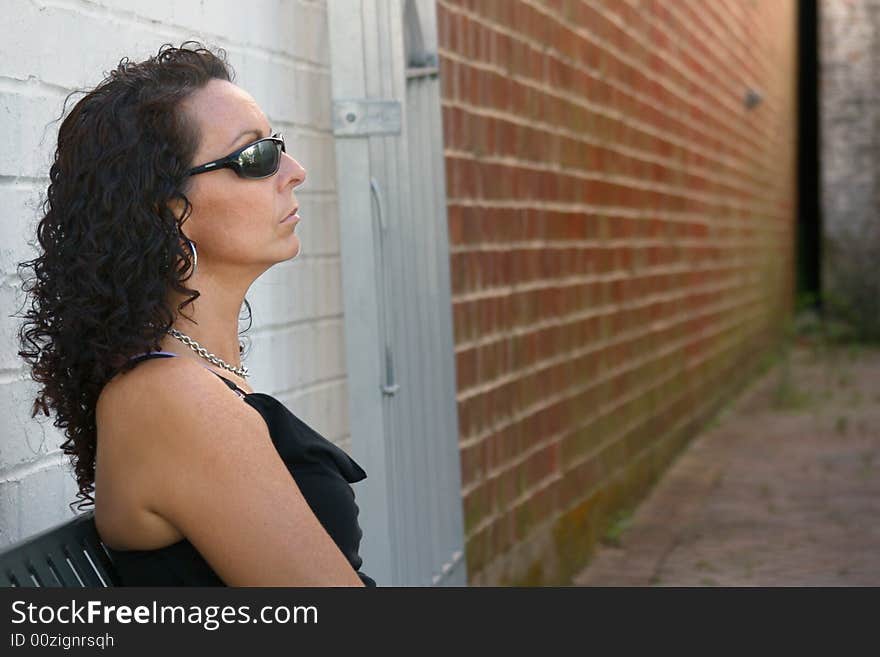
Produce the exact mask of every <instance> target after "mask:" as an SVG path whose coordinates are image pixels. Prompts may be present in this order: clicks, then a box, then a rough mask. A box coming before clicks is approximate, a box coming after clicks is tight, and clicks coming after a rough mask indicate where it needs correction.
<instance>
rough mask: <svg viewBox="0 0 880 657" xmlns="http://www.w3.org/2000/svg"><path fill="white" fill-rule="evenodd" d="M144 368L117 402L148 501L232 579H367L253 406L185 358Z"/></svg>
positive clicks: (321, 582)
mask: <svg viewBox="0 0 880 657" xmlns="http://www.w3.org/2000/svg"><path fill="white" fill-rule="evenodd" d="M145 365H150V364H145ZM142 368H143V371H142V372H141V373H140V374H141V376H139V377H137V379H136V380H132V381H131V382H129V383H128V384H127V385H126V386H125V390H124V392H120V393H119V394H117V395H115V399H114V400H113V403H114V404H121V405H122V407H117V408H116V410H117V411H119V412H122V413H125V416H126V417H127V421H126V424H127V425H128V426H130V427H131V428H132V429H131V433H129V436H128V437H127V438H126V443H127V444H130V445H131V449H132V450H134V451H135V452H136V454H131V457H132V459H133V461H134V462H136V463H137V467H136V472H137V477H138V479H139V482H138V483H139V488H141V490H146V491H147V493H146V496H147V497H146V499H145V504H146V506H147V508H148V509H149V510H150V511H152V512H154V513H156V514H158V515H159V516H161V517H162V518H164V519H165V520H167V521H168V522H170V523H171V524H172V525H174V526H175V527H176V528H177V529H178V531H180V532H181V533H182V534H183V535H184V536H185V537H186V538H187V539H188V540H189V541H190V542H191V543H192V544H193V545H194V546H195V548H196V549H197V550H198V551H199V552H200V553H201V555H202V556H203V557H204V559H205V560H206V561H207V562H208V564H209V565H210V566H211V567H212V568H213V569H214V571H215V572H216V573H217V575H218V576H219V577H220V578H221V579H222V580H223V581H224V582H225V583H226V584H227V585H229V586H322V587H323V586H363V585H364V584H363V582H362V581H361V579H360V577H358V575H357V574H356V573H355V571H354V569H353V568H352V567H351V564H350V563H349V562H348V560H347V559H346V558H345V556H344V555H343V554H342V552H341V551H340V550H339V548H338V547H337V545H336V543H335V542H334V541H333V539H332V538H331V537H330V536H329V534H327V532H326V530H325V529H324V528H323V526H322V525H321V523H320V521H319V520H318V518H317V517H316V516H315V515H314V513H313V512H312V510H311V509H310V508H309V505H308V503H307V502H306V500H305V498H304V497H303V495H302V493H301V492H300V490H299V488H298V486H297V484H296V482H295V480H294V479H293V477H292V476H291V474H290V472H289V471H288V470H287V466H286V465H285V464H284V462H283V461H282V460H281V457H280V456H279V455H278V452H277V451H276V449H275V446H274V445H273V444H272V439H271V437H270V436H269V431H268V428H267V426H266V423H265V421H264V420H263V418H262V417H261V416H260V414H259V413H257V411H255V410H254V409H253V408H252V407H250V406H249V405H247V404H246V403H243V402H242V401H241V400H240V399H239V398H238V397H236V396H235V395H233V394H231V392H230V390H229V389H228V388H227V387H226V386H225V385H224V384H223V382H222V381H219V380H218V379H217V377H215V376H214V375H212V374H211V373H210V372H208V371H206V370H205V369H204V368H203V367H200V366H199V365H197V364H195V363H192V362H187V361H186V360H184V359H182V358H181V359H177V358H175V359H174V362H169V361H164V362H162V363H161V367H155V368H148V367H145V366H142ZM138 369H141V368H138ZM148 369H149V370H150V371H149V372H148V371H147V370H148ZM159 370H161V372H159ZM108 401H109V400H108Z"/></svg>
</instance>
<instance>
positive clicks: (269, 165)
mask: <svg viewBox="0 0 880 657" xmlns="http://www.w3.org/2000/svg"><path fill="white" fill-rule="evenodd" d="M238 161H239V164H240V166H241V175H243V176H244V177H245V178H265V177H267V176H271V175H272V174H273V173H275V172H276V171H278V164H279V162H280V161H281V144H279V143H277V142H274V141H268V140H267V141H261V142H258V143H256V144H254V145H253V146H251V147H250V148H248V149H247V150H245V151H243V152H242V154H241V155H240V156H239V158H238Z"/></svg>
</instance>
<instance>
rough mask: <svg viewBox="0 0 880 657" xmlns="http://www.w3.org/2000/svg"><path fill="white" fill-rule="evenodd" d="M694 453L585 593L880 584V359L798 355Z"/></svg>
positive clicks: (592, 572) (873, 354) (749, 394)
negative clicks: (660, 587)
mask: <svg viewBox="0 0 880 657" xmlns="http://www.w3.org/2000/svg"><path fill="white" fill-rule="evenodd" d="M788 362H789V365H788V366H785V365H784V364H783V365H779V366H777V367H775V368H774V369H773V370H771V371H770V372H769V373H768V374H767V375H765V376H764V377H763V378H762V379H760V380H759V381H757V382H756V383H755V384H754V385H753V386H751V387H750V388H749V389H748V390H747V391H746V392H745V393H744V394H743V395H742V396H741V397H740V398H739V400H738V401H737V402H736V403H735V404H734V405H733V406H732V407H731V408H730V409H729V410H728V411H727V412H725V413H723V414H722V415H721V417H720V419H719V422H718V424H717V426H716V427H715V428H713V429H711V430H708V431H706V432H705V433H704V434H702V435H701V436H699V437H698V438H696V439H695V440H694V442H693V443H691V445H690V446H689V447H688V448H687V450H686V451H685V452H684V453H683V454H682V455H681V456H680V457H679V458H678V459H677V460H676V462H675V463H674V464H673V466H672V467H671V468H670V469H669V471H668V472H667V473H666V474H665V475H664V477H663V478H662V479H661V480H660V482H659V483H658V484H657V486H656V487H655V489H654V490H653V491H652V492H651V494H650V495H649V496H648V498H646V500H645V501H644V502H643V503H642V504H641V505H640V506H639V507H638V509H637V510H636V511H635V513H634V514H633V515H632V518H631V519H630V523H629V525H628V528H627V529H625V530H624V531H623V533H622V534H621V536H620V539H619V546H603V547H600V548H599V549H598V551H597V553H596V555H595V556H594V558H593V559H592V560H591V562H590V564H589V565H588V566H587V568H585V569H584V570H583V571H582V572H581V573H580V574H579V575H578V576H577V577H576V578H575V579H574V584H575V585H580V586H647V585H668V586H712V585H722V586H756V585H758V586H780V585H789V586H811V585H831V586H850V585H873V586H877V585H880V350H877V349H870V348H862V347H858V348H855V347H849V348H846V347H836V348H824V347H821V345H802V346H800V347H798V348H796V349H795V350H793V352H792V356H791V359H790V360H789V361H788Z"/></svg>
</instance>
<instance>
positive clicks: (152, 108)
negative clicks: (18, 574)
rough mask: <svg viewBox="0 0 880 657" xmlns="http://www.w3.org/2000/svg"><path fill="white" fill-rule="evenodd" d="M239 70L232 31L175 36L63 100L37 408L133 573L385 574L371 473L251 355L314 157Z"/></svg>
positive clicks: (148, 579)
mask: <svg viewBox="0 0 880 657" xmlns="http://www.w3.org/2000/svg"><path fill="white" fill-rule="evenodd" d="M190 45H194V46H195V47H192V48H190V47H189V46H190ZM231 79H232V73H231V71H230V69H229V67H228V65H227V64H226V62H225V53H224V52H223V51H222V50H218V52H217V54H215V53H212V52H211V51H209V50H207V49H205V48H202V47H200V44H197V43H194V42H186V43H184V44H183V45H182V46H181V47H180V48H174V47H172V46H171V45H170V44H166V45H164V46H162V48H160V50H159V52H158V54H157V55H156V56H155V57H151V58H149V59H148V60H146V61H144V62H140V63H132V62H129V61H128V60H127V59H123V60H122V61H121V62H120V63H119V65H118V67H117V68H116V69H115V70H114V71H112V72H111V73H110V75H109V77H108V78H107V79H105V80H104V81H103V82H102V83H101V84H99V85H98V86H97V87H96V88H95V89H93V90H92V91H91V92H89V93H88V94H87V95H85V96H84V97H83V98H82V99H80V100H79V102H77V104H76V105H75V106H74V107H73V109H72V110H71V112H70V114H69V115H68V116H67V117H66V119H65V120H64V121H63V122H62V125H61V127H60V130H59V135H58V147H57V150H56V153H55V160H54V163H53V165H52V168H51V171H50V185H49V189H48V193H47V198H46V201H45V204H44V206H43V209H44V211H45V214H44V217H43V218H42V219H41V221H40V224H39V226H38V230H37V236H38V240H39V244H40V247H41V253H40V255H39V256H38V257H37V258H35V259H34V260H31V261H28V262H24V263H21V265H20V267H21V268H31V269H32V270H33V276H32V277H31V278H30V280H28V282H27V284H26V285H25V290H26V291H27V292H28V294H29V298H30V302H31V303H30V307H29V309H28V310H27V312H26V314H25V316H24V318H25V319H26V321H25V323H24V325H23V326H22V328H21V330H20V333H19V338H20V341H21V351H20V352H19V353H20V355H21V356H22V357H24V358H25V359H26V361H27V362H28V364H29V365H30V366H31V368H32V373H33V374H32V375H33V377H34V379H35V380H36V381H37V382H39V383H40V384H42V388H41V390H40V393H39V395H38V397H37V399H36V400H35V402H34V415H36V413H37V412H38V411H42V412H43V413H45V414H46V415H48V414H49V411H50V409H51V410H52V411H54V412H55V414H56V420H55V425H56V426H58V427H60V428H62V429H64V432H65V438H66V440H65V442H64V443H63V444H62V447H63V449H64V451H65V453H66V454H68V455H70V456H71V460H72V463H73V465H74V467H75V471H76V476H77V482H78V485H79V495H78V499H79V500H80V501H79V507H80V508H82V507H83V506H84V505H86V504H88V503H92V504H94V510H95V523H96V526H97V529H98V532H99V534H100V536H101V539H102V541H103V542H104V544H105V545H106V546H107V548H108V549H109V550H108V551H109V553H110V555H111V557H112V558H113V560H114V562H115V563H116V566H117V568H118V570H119V572H120V574H121V576H122V579H123V584H129V585H138V584H144V585H154V586H162V585H172V586H173V585H212V584H213V585H223V584H226V585H230V586H251V585H253V586H364V585H365V584H366V585H368V586H369V585H372V586H375V582H373V580H372V579H370V578H369V577H367V576H366V575H364V574H363V573H360V572H358V568H359V567H360V565H361V560H360V558H359V557H358V554H357V550H358V546H359V542H360V538H361V532H360V528H359V527H358V523H357V513H358V508H357V506H356V504H355V502H354V493H353V491H352V489H351V486H350V484H351V483H353V482H355V481H359V480H361V479H363V478H364V477H366V474H365V473H364V471H363V470H362V469H361V468H360V466H358V464H357V463H355V462H354V461H353V460H352V459H351V458H350V457H349V456H348V455H347V454H345V452H343V451H342V450H341V449H339V448H338V447H337V446H335V445H333V444H332V443H330V442H329V441H327V440H326V439H324V438H323V437H321V436H320V435H319V434H317V433H316V432H315V431H314V430H312V429H311V428H309V427H308V426H307V425H305V424H304V423H303V422H302V421H300V420H299V419H298V418H296V417H295V416H294V415H293V414H292V413H290V411H289V410H287V409H286V408H285V407H284V406H282V405H281V403H280V402H278V401H277V400H276V399H274V398H273V397H271V396H269V395H265V394H261V393H256V392H254V391H253V390H252V389H251V388H250V387H249V386H248V383H247V380H246V377H247V375H248V372H247V370H246V368H244V367H242V365H241V355H242V352H243V348H242V346H241V345H240V343H239V335H238V319H239V313H240V310H241V306H242V303H244V304H245V305H246V306H247V308H248V310H250V306H249V304H248V303H247V301H246V300H245V298H244V297H245V293H246V291H247V290H248V288H249V287H250V285H251V284H252V283H253V281H254V280H255V279H256V278H257V277H258V276H260V274H262V273H263V272H264V271H266V270H267V269H268V268H269V267H271V266H272V265H273V264H275V263H279V262H283V261H285V260H290V259H291V258H293V257H295V256H296V255H297V253H298V252H299V249H300V243H299V238H298V237H297V235H296V232H295V230H296V225H297V223H298V222H299V220H300V219H299V215H298V214H297V208H298V204H297V199H296V195H295V192H294V190H295V188H296V187H298V186H299V185H301V184H302V183H303V181H304V180H305V177H306V172H305V169H303V168H302V166H300V165H299V163H298V162H297V161H296V160H294V159H293V158H292V157H290V156H289V155H288V154H287V153H286V148H285V145H284V141H283V137H281V136H280V135H273V134H272V130H271V128H270V126H269V122H268V121H267V119H266V116H265V115H264V114H263V112H262V111H261V110H260V108H259V106H258V105H257V103H256V102H255V101H254V99H253V98H252V97H251V96H250V95H249V94H248V93H247V92H245V91H243V90H242V89H240V88H239V87H237V86H236V85H234V84H233V83H232V81H231ZM291 366H295V363H291ZM92 492H94V496H92V494H91V493H92Z"/></svg>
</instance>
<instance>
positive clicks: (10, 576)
mask: <svg viewBox="0 0 880 657" xmlns="http://www.w3.org/2000/svg"><path fill="white" fill-rule="evenodd" d="M119 585H120V582H119V577H118V575H117V574H116V570H115V568H114V567H113V562H112V561H111V560H110V556H109V555H108V554H107V551H106V550H105V549H104V544H103V543H101V539H100V538H99V537H98V531H97V530H96V529H95V519H94V511H89V512H87V513H83V514H82V515H79V516H77V517H76V518H74V519H73V520H69V521H67V522H65V523H62V524H60V525H57V526H55V527H51V528H50V529H47V530H45V531H43V532H40V533H39V534H35V535H34V536H32V537H30V538H28V539H25V540H24V541H21V542H20V543H16V544H15V545H13V546H11V547H8V548H6V549H5V550H3V551H2V552H0V586H5V587H9V586H21V587H35V586H40V587H74V588H91V587H109V586H119Z"/></svg>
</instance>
